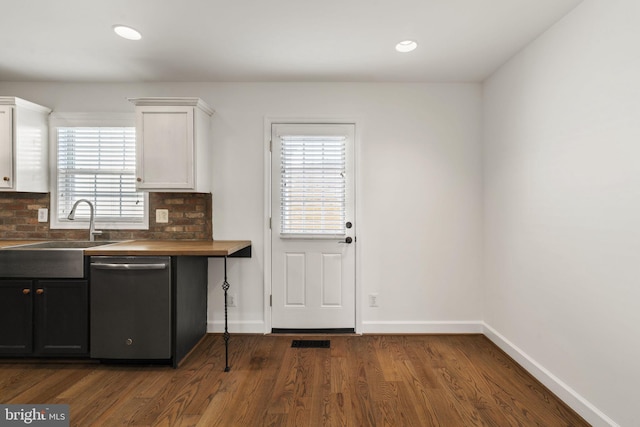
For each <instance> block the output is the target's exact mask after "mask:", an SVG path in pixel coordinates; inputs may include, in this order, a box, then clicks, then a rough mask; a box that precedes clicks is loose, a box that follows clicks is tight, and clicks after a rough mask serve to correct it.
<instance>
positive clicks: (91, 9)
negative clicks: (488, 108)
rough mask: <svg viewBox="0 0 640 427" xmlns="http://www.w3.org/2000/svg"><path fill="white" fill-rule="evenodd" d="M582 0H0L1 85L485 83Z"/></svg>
mask: <svg viewBox="0 0 640 427" xmlns="http://www.w3.org/2000/svg"><path fill="white" fill-rule="evenodd" d="M581 1H582V0H315V1H312V0H171V1H169V0H101V1H97V0H57V1H51V0H0V11H1V12H0V40H1V41H2V42H1V43H0V81H65V82H139V81H192V82H204V81H207V82H213V81H350V82H353V81H367V82H375V81H395V82H400V81H411V82H424V81H427V82H460V81H482V80H483V79H484V78H485V77H487V76H488V75H490V74H491V73H492V72H493V71H494V70H495V69H496V68H497V67H498V66H500V65H501V64H502V63H504V62H505V61H506V60H507V59H508V58H509V57H511V56H512V55H513V54H514V53H516V52H517V51H518V50H520V49H521V48H522V47H524V46H525V45H526V44H527V43H529V42H530V41H531V40H533V39H534V38H535V37H537V36H538V35H540V34H541V33H542V32H544V31H545V30H546V29H547V28H549V27H550V26H551V25H553V24H554V23H555V22H556V21H557V20H558V19H560V18H561V17H563V16H564V15H566V14H567V13H568V12H569V11H570V10H571V9H573V8H574V7H575V6H576V5H577V4H578V3H580V2H581ZM114 24H126V25H130V26H132V27H134V28H137V29H138V30H139V31H140V32H142V34H143V38H142V40H141V41H138V42H133V41H129V40H125V39H121V38H119V37H117V36H116V35H115V34H114V33H113V31H112V25H114ZM405 39H414V40H416V41H417V42H418V43H419V46H418V49H417V50H415V51H414V52H412V53H408V54H400V53H398V52H396V51H395V50H394V46H395V44H396V43H397V42H399V41H402V40H405Z"/></svg>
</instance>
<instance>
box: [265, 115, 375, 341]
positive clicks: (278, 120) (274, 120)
mask: <svg viewBox="0 0 640 427" xmlns="http://www.w3.org/2000/svg"><path fill="white" fill-rule="evenodd" d="M275 124H353V125H354V126H355V135H354V139H353V143H354V144H355V145H354V147H353V148H354V157H355V158H354V168H355V172H354V180H355V188H354V192H355V223H356V230H357V236H356V238H357V242H358V244H356V248H355V249H356V253H355V263H356V265H355V271H356V283H355V307H354V308H355V314H356V319H355V332H356V334H362V286H361V280H360V278H361V277H362V275H361V274H360V266H361V264H362V263H361V262H360V261H361V257H362V246H363V245H362V243H363V242H364V241H366V239H365V238H364V236H365V224H364V221H363V219H362V214H361V212H362V202H361V197H360V194H361V192H360V181H361V180H360V157H361V156H360V149H361V138H360V135H362V129H363V119H362V118H361V117H353V116H346V117H335V116H326V117H323V116H310V117H300V116H294V117H291V116H265V118H264V137H263V142H264V143H263V147H264V151H263V153H264V215H263V224H264V310H263V312H264V333H265V334H270V333H271V311H272V307H271V304H270V296H271V289H272V280H271V273H272V271H271V262H272V248H271V243H272V233H271V224H270V220H271V190H272V188H271V166H272V165H271V149H270V145H271V127H272V125H275Z"/></svg>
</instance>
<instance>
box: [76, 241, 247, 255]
mask: <svg viewBox="0 0 640 427" xmlns="http://www.w3.org/2000/svg"><path fill="white" fill-rule="evenodd" d="M250 247H251V241H250V240H193V241H192V240H130V241H126V242H120V243H113V244H109V245H104V246H96V247H94V248H87V249H85V250H84V254H85V255H90V256H92V255H107V256H110V255H129V256H133V255H175V256H181V255H182V256H184V255H186V256H209V257H224V256H232V255H233V254H236V253H238V252H240V251H242V250H243V249H246V248H250Z"/></svg>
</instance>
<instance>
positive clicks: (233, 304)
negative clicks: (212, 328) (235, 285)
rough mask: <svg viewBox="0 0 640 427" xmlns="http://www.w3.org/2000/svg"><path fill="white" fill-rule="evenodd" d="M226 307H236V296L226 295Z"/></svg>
mask: <svg viewBox="0 0 640 427" xmlns="http://www.w3.org/2000/svg"><path fill="white" fill-rule="evenodd" d="M227 307H236V294H227Z"/></svg>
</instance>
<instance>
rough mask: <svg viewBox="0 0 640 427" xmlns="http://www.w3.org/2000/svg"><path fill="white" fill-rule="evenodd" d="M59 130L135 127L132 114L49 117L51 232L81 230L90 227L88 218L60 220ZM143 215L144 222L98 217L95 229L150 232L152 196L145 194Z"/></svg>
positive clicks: (67, 114)
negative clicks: (85, 226)
mask: <svg viewBox="0 0 640 427" xmlns="http://www.w3.org/2000/svg"><path fill="white" fill-rule="evenodd" d="M58 127H135V115H134V114H133V113H131V114H128V113H52V114H51V116H50V117H49V140H50V142H49V146H50V150H49V153H50V155H49V170H50V176H49V182H50V185H49V189H50V195H51V197H50V198H51V200H50V203H51V206H50V216H49V217H50V221H49V228H51V229H78V228H81V227H82V226H83V224H87V226H88V223H89V221H88V220H87V219H82V218H78V219H76V220H75V221H69V220H64V219H60V218H58V160H57V159H58ZM142 193H143V200H144V214H143V218H142V222H135V223H134V222H126V221H117V222H109V221H100V220H99V219H97V218H96V221H95V227H96V229H103V230H148V229H149V193H148V192H146V191H143V192H142Z"/></svg>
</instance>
